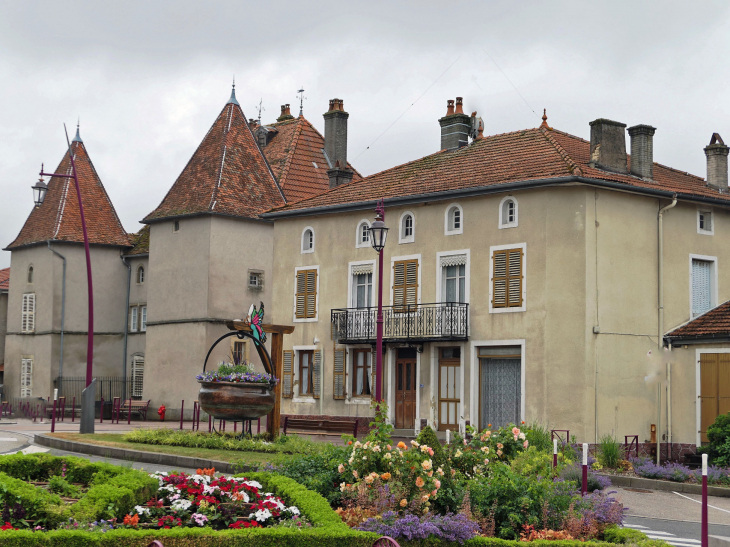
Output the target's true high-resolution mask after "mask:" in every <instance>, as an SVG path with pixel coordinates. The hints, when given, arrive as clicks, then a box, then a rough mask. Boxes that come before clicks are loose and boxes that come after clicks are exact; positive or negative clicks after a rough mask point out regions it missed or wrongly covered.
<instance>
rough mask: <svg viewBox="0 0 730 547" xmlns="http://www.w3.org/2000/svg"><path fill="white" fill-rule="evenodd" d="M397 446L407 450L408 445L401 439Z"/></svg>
mask: <svg viewBox="0 0 730 547" xmlns="http://www.w3.org/2000/svg"><path fill="white" fill-rule="evenodd" d="M397 446H398V448H400V449H401V450H408V447H407V446H406V443H404V442H403V441H401V442H399V443H398V445H397Z"/></svg>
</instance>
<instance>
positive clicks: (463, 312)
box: [331, 302, 469, 343]
mask: <svg viewBox="0 0 730 547" xmlns="http://www.w3.org/2000/svg"><path fill="white" fill-rule="evenodd" d="M377 314H378V309H377V308H340V309H333V310H332V314H331V316H332V328H333V336H334V337H335V338H336V339H337V340H339V341H340V342H342V343H357V342H374V341H375V338H376V322H375V321H376V318H377ZM468 336H469V304H466V303H458V302H441V303H435V304H412V305H407V306H383V339H384V340H386V341H401V340H408V341H412V342H427V341H431V340H466V339H467V338H468Z"/></svg>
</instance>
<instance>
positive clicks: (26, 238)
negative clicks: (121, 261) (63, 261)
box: [7, 141, 130, 250]
mask: <svg viewBox="0 0 730 547" xmlns="http://www.w3.org/2000/svg"><path fill="white" fill-rule="evenodd" d="M71 150H72V152H73V154H74V161H75V163H76V173H77V176H78V179H79V187H80V189H81V197H82V199H83V203H84V215H85V217H86V227H87V230H88V234H89V243H96V244H104V245H119V246H128V245H129V244H130V242H129V237H128V236H127V232H126V231H125V230H124V228H123V227H122V223H121V222H120V221H119V217H118V216H117V212H116V211H115V210H114V206H113V205H112V202H111V200H110V199H109V196H108V195H107V193H106V190H105V189H104V185H103V184H102V183H101V179H99V175H98V174H97V173H96V170H95V169H94V165H93V164H92V163H91V159H90V158H89V155H88V153H87V151H86V147H85V146H84V144H83V143H82V142H80V141H74V142H73V143H71ZM54 173H64V174H71V160H70V158H69V152H68V151H67V152H66V154H65V155H64V157H63V159H62V160H61V163H60V164H59V166H58V167H57V168H56V170H55V171H54ZM47 240H61V241H73V242H76V243H83V241H84V236H83V230H82V228H81V215H80V214H79V202H78V199H77V197H76V189H75V187H74V181H73V179H71V178H65V177H51V180H50V181H49V182H48V192H47V193H46V199H45V200H44V201H43V203H42V204H41V206H40V207H36V208H34V209H33V210H32V211H31V213H30V216H28V219H27V220H26V221H25V224H24V225H23V228H22V229H21V230H20V234H18V237H16V238H15V241H13V242H12V243H11V244H10V245H8V247H7V249H8V250H12V249H17V248H18V247H22V246H24V245H31V244H33V243H39V242H43V241H47Z"/></svg>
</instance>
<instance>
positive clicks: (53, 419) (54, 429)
mask: <svg viewBox="0 0 730 547" xmlns="http://www.w3.org/2000/svg"><path fill="white" fill-rule="evenodd" d="M55 432H56V399H55V398H54V399H53V412H52V414H51V433H55Z"/></svg>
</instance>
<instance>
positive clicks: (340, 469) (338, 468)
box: [337, 464, 345, 473]
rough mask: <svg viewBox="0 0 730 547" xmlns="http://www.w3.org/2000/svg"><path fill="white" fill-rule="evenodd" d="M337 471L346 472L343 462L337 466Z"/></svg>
mask: <svg viewBox="0 0 730 547" xmlns="http://www.w3.org/2000/svg"><path fill="white" fill-rule="evenodd" d="M337 471H339V472H340V473H344V472H345V466H344V465H342V464H340V465H338V466H337Z"/></svg>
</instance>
